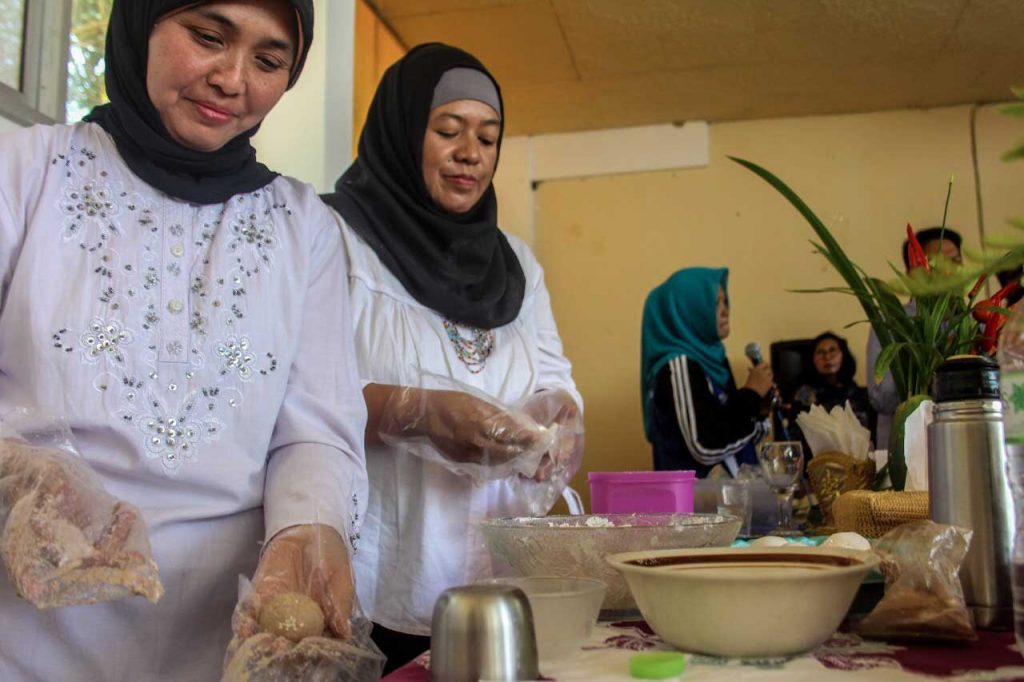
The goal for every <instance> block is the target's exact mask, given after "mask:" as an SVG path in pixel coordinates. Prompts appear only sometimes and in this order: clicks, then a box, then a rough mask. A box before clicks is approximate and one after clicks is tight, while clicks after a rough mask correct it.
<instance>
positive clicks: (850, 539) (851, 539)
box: [821, 532, 871, 551]
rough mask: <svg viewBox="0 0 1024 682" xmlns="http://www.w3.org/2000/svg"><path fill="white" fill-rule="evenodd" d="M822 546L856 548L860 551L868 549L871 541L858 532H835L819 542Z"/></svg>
mask: <svg viewBox="0 0 1024 682" xmlns="http://www.w3.org/2000/svg"><path fill="white" fill-rule="evenodd" d="M821 546H822V547H837V548H840V549H856V550H860V551H868V550H870V549H871V543H870V542H868V539H867V538H865V537H864V536H863V535H861V534H860V533H850V532H844V533H835V534H834V535H829V536H828V537H827V538H825V541H824V542H823V543H821Z"/></svg>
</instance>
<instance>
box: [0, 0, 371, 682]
mask: <svg viewBox="0 0 1024 682" xmlns="http://www.w3.org/2000/svg"><path fill="white" fill-rule="evenodd" d="M312 5H313V3H312V0H209V1H205V2H195V1H191V2H190V1H187V0H176V1H170V0H162V1H161V0H115V2H114V3H113V6H112V10H111V12H112V14H111V19H110V28H109V32H108V43H107V58H106V67H107V71H106V83H107V92H108V94H109V95H110V100H111V101H110V104H108V105H105V106H102V107H99V108H97V109H96V110H94V111H93V112H92V113H91V114H90V115H89V116H88V117H87V121H86V122H83V123H78V124H75V125H69V126H61V125H55V126H38V127H35V128H32V129H29V130H25V131H21V132H18V133H15V134H13V135H8V136H6V137H3V138H0V281H2V282H3V287H2V288H0V310H2V312H3V314H2V315H0V414H4V415H6V414H7V413H8V411H10V410H12V409H14V408H19V407H20V408H27V409H28V410H30V411H32V412H34V413H42V414H51V415H58V416H60V417H62V418H63V419H64V420H65V421H66V423H67V424H68V426H69V427H70V431H71V436H72V440H73V442H74V445H75V446H76V448H77V450H78V452H79V453H80V455H81V457H80V458H70V457H69V456H68V455H67V453H61V452H59V451H58V452H57V453H56V454H55V455H54V457H55V460H54V461H56V462H57V465H55V467H54V469H53V470H52V471H51V472H50V473H49V474H48V475H50V474H52V475H53V476H54V477H55V479H54V480H57V481H60V482H63V483H65V484H66V488H58V489H59V490H63V491H64V492H62V493H61V494H62V495H65V497H64V498H61V499H65V500H70V501H71V502H66V503H65V504H64V505H58V506H56V507H55V508H56V509H57V513H58V514H64V515H65V516H62V517H60V518H59V519H58V521H59V522H61V523H64V526H59V527H61V528H65V530H64V531H62V533H61V534H58V535H55V536H53V537H52V538H49V540H50V541H46V540H47V537H48V534H47V532H44V531H45V527H43V529H44V530H37V529H36V526H34V525H33V526H32V528H31V529H25V528H22V527H18V528H13V529H12V528H6V529H3V530H4V533H3V536H4V537H5V538H7V537H10V536H11V535H13V534H14V533H15V531H23V532H21V533H20V535H17V537H19V538H26V537H34V536H32V535H31V533H32V532H38V533H40V537H39V541H38V542H37V543H31V542H25V543H24V544H20V545H19V546H18V547H17V550H18V552H19V553H18V554H16V555H6V556H5V560H10V558H11V557H12V556H15V560H16V562H17V563H16V564H15V565H8V566H7V568H8V569H9V571H10V572H11V575H26V574H27V575H37V574H36V573H35V572H42V575H44V576H45V575H48V573H47V571H50V570H56V569H55V568H54V566H59V567H60V570H61V571H62V573H61V577H60V578H59V579H57V580H54V581H52V582H46V583H45V584H46V585H47V588H48V589H52V590H55V591H56V593H55V594H54V595H52V596H54V601H56V602H57V603H58V604H65V603H69V601H70V602H74V601H85V602H92V601H103V600H104V599H105V598H108V597H105V596H104V592H103V591H102V590H99V589H98V587H97V586H96V585H94V584H90V583H89V582H88V581H86V582H85V583H84V585H83V584H79V583H78V582H76V581H77V580H85V577H84V576H92V578H90V579H92V580H96V579H99V580H101V581H102V580H108V579H109V580H111V581H114V582H117V581H121V580H127V581H128V582H129V584H131V580H132V573H131V572H130V571H128V572H127V573H126V569H125V565H124V563H123V560H124V553H123V552H121V551H120V550H121V549H122V547H121V544H120V543H121V542H123V541H124V538H123V537H122V536H119V535H114V534H111V535H110V536H107V535H101V536H100V537H99V539H98V540H96V542H95V545H94V546H91V547H87V548H86V549H83V547H82V546H81V543H79V544H76V545H72V544H69V542H70V541H69V540H68V538H72V537H74V533H72V532H70V531H71V529H72V527H81V528H82V532H83V533H85V534H89V533H92V532H93V530H95V529H94V528H93V526H92V525H88V524H100V525H99V526H98V527H99V528H103V527H104V525H103V524H105V523H106V522H107V521H108V520H110V521H111V524H112V525H111V526H110V527H111V528H116V527H120V526H119V525H118V523H120V521H122V520H123V519H121V517H119V516H117V515H113V516H112V517H111V518H109V519H108V516H110V515H111V514H112V512H111V510H110V509H109V507H103V508H96V509H90V510H89V511H90V512H91V514H87V515H82V514H77V513H75V512H74V510H75V508H76V507H75V504H72V502H74V501H77V500H88V499H90V498H89V496H88V495H86V494H85V492H84V490H82V489H80V488H79V487H78V486H80V485H81V480H80V479H77V478H75V477H74V476H73V475H72V474H71V473H68V472H70V471H72V470H73V467H74V465H73V464H71V463H70V462H82V463H84V464H86V465H88V466H89V467H90V468H91V469H92V470H93V471H95V473H96V474H97V480H98V481H99V482H100V483H102V485H103V486H104V487H105V488H106V490H107V491H108V492H109V493H111V494H112V495H113V496H115V497H117V498H119V499H123V500H126V501H127V502H129V503H131V504H133V505H135V506H136V507H138V508H139V510H140V511H141V515H142V518H143V519H144V520H145V522H146V525H147V527H148V528H147V530H148V535H149V540H150V543H151V546H152V554H153V558H154V559H155V561H156V564H157V566H158V567H159V570H160V579H161V580H162V582H163V588H164V594H163V597H162V599H160V600H159V602H158V603H156V604H155V605H154V604H149V603H147V602H145V601H144V600H141V599H121V600H117V601H108V602H105V603H97V604H93V605H90V606H83V607H79V608H75V609H66V608H57V609H52V610H48V611H46V612H40V611H37V610H36V609H35V608H33V607H32V606H31V605H29V604H28V603H27V602H26V601H23V600H20V599H18V598H17V595H16V594H15V592H14V589H13V587H12V584H11V583H9V582H8V581H7V580H2V581H0V679H3V680H24V679H38V680H43V679H45V680H62V681H71V682H76V681H79V680H80V681H83V682H86V681H88V682H96V681H97V680H157V679H159V680H188V681H190V682H191V681H195V680H214V679H219V678H220V676H221V670H222V663H223V660H224V652H225V649H226V647H227V645H228V640H229V638H230V637H231V634H232V625H235V626H236V627H237V628H238V629H237V630H236V634H237V635H239V641H241V638H243V637H246V636H247V635H249V634H251V631H249V630H244V628H243V627H242V626H243V625H245V626H247V625H249V621H248V620H246V619H245V618H243V617H242V616H245V615H253V614H254V613H255V608H256V604H257V600H255V599H252V600H250V599H247V600H246V601H245V602H244V604H245V606H246V608H245V609H243V610H240V611H239V614H238V615H239V617H238V618H236V619H235V622H234V623H232V612H233V610H234V608H235V606H236V602H237V600H238V576H239V575H240V574H241V575H252V576H253V588H254V594H257V595H259V597H260V598H261V599H263V600H264V601H265V600H266V599H269V598H270V597H272V596H273V595H274V594H276V593H278V592H284V591H299V592H307V591H308V593H309V594H310V595H311V596H312V597H313V598H314V599H315V600H317V601H318V602H319V604H320V606H321V608H322V609H323V611H324V613H325V616H326V627H327V633H328V634H329V635H330V636H332V637H346V636H348V634H349V632H350V625H349V614H350V610H351V607H352V601H353V591H354V590H353V584H352V579H351V570H350V566H349V559H348V556H349V553H350V552H349V546H350V545H349V539H350V536H352V535H354V534H355V533H356V532H357V528H358V526H357V521H358V519H359V518H360V517H361V516H362V507H363V505H364V504H365V499H366V472H365V462H364V458H363V443H362V434H363V427H364V423H365V415H366V413H365V405H364V402H363V398H362V395H361V393H360V384H359V383H358V375H357V373H356V371H355V365H354V363H353V362H352V357H354V350H353V347H352V341H351V339H352V329H351V326H350V325H351V322H350V320H351V316H350V315H349V314H348V312H347V310H346V307H345V305H344V304H342V305H339V304H338V303H337V302H336V301H334V300H332V299H333V298H336V292H337V291H339V290H342V289H344V287H345V285H346V279H347V273H346V272H345V267H344V259H343V258H342V255H341V252H340V238H339V235H338V229H337V221H336V217H335V216H334V215H333V214H332V213H331V212H330V211H329V210H327V209H326V208H325V207H324V205H323V203H322V202H321V201H320V199H319V197H317V195H316V194H315V192H314V191H313V190H312V188H311V187H309V186H307V185H304V184H302V183H299V182H297V181H295V180H291V179H289V178H284V177H279V176H278V175H277V174H276V173H273V172H272V171H270V170H268V169H267V168H266V167H264V166H263V165H261V164H260V163H258V162H257V160H256V155H255V151H254V149H253V147H252V145H251V144H250V138H251V137H252V135H253V134H254V133H255V132H256V130H257V129H258V127H259V125H260V123H261V122H262V120H263V118H264V117H265V116H266V115H267V113H268V112H269V111H270V110H271V109H272V108H273V107H274V105H275V104H276V103H277V101H278V100H279V98H280V97H281V96H282V95H283V94H284V92H285V91H286V90H287V89H288V88H289V87H290V86H291V85H292V84H293V83H294V82H295V80H296V79H297V78H298V76H299V73H300V71H301V70H302V65H303V62H304V60H305V57H306V54H307V52H308V49H309V41H310V38H311V37H312V35H313V7H312ZM3 426H4V425H3V424H0V427H3ZM0 433H3V435H8V433H9V432H8V431H6V430H2V431H0ZM12 461H13V460H11V459H10V458H9V449H8V448H6V447H0V488H2V489H3V491H2V492H3V494H2V495H0V520H2V522H3V523H7V524H8V525H9V524H11V523H15V524H17V523H18V522H17V521H16V520H12V519H15V518H16V516H17V515H7V514H6V512H7V511H8V509H6V507H5V506H6V505H10V504H13V503H19V504H20V501H21V500H31V499H33V498H32V497H31V496H32V495H33V494H35V493H34V492H33V490H32V489H31V483H32V481H33V480H37V479H34V478H33V477H32V476H31V475H28V474H29V473H30V472H22V473H23V474H24V475H22V476H21V477H20V478H19V477H18V476H14V477H13V478H12V477H11V475H10V474H11V469H10V467H11V462H12ZM65 469H66V470H67V471H65ZM15 473H17V472H15ZM19 480H21V481H24V482H26V485H19V484H18V481H19ZM26 503H28V502H26ZM88 516H92V517H95V518H93V519H92V521H89V520H88V518H87V517H88ZM17 518H23V517H21V516H18V517H17ZM129 518H133V517H129ZM114 522H118V523H114ZM82 524H87V525H86V526H83V525H82ZM121 525H123V524H121ZM134 528H136V529H137V528H138V527H137V526H135V527H134ZM91 529H92V530H91ZM132 532H133V534H134V533H135V530H133V531H132ZM88 537H90V538H91V537H92V535H88ZM118 538H120V540H119V539H118ZM261 541H262V542H263V543H264V544H263V545H262V551H261V546H260V543H261ZM5 552H6V549H5ZM83 552H84V556H83ZM47 562H50V563H49V564H48V563H47ZM147 565H148V564H147ZM48 566H49V567H50V568H47V567H48ZM23 569H24V570H23ZM36 584H38V582H37V583H36ZM65 590H66V591H65ZM157 592H158V591H155V590H154V591H153V592H152V593H151V594H150V596H151V597H152V598H154V599H155V598H156V597H157V596H158V594H157ZM245 641H246V642H250V640H248V639H246V640H245ZM236 643H237V642H236ZM245 650H251V647H250V648H249V649H245ZM256 672H258V670H255V671H254V670H249V673H253V674H255V673H256Z"/></svg>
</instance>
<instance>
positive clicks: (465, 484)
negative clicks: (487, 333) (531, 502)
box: [342, 226, 582, 635]
mask: <svg viewBox="0 0 1024 682" xmlns="http://www.w3.org/2000/svg"><path fill="white" fill-rule="evenodd" d="M508 239H509V242H510V243H511V244H512V248H513V249H514V250H515V253H516V256H517V257H518V258H519V262H520V264H521V265H522V268H523V271H524V272H525V274H526V293H525V297H524V299H523V305H522V308H521V310H520V312H519V316H518V317H517V318H516V319H515V320H514V321H513V322H511V323H509V324H507V325H505V326H503V327H499V328H497V329H495V330H494V349H493V351H492V352H491V354H490V356H489V357H488V358H487V361H486V364H485V366H484V368H483V370H482V371H480V372H479V373H473V372H471V371H470V369H469V367H467V365H466V364H464V363H463V362H462V361H461V360H460V359H459V357H458V355H457V354H456V352H455V349H454V346H453V344H452V341H451V339H449V337H448V335H447V333H446V331H445V327H444V318H443V317H442V316H441V315H440V314H438V313H437V312H435V311H433V310H431V309H429V308H426V307H424V306H423V305H421V304H420V303H419V302H417V301H416V300H415V299H414V298H413V297H412V296H411V295H410V294H409V293H408V292H406V290H405V288H404V287H403V286H402V284H401V283H400V282H399V281H398V279H396V278H395V276H394V275H392V274H391V272H390V271H389V270H388V269H387V268H386V267H385V266H384V264H383V263H381V261H380V259H379V258H378V257H377V255H376V253H374V251H373V250H372V249H371V248H370V247H369V246H368V245H367V244H366V243H365V242H364V241H363V240H362V238H361V237H359V235H358V234H357V233H355V232H354V231H353V230H352V229H351V228H349V227H348V226H343V228H342V241H343V243H344V246H345V248H344V251H345V253H346V254H347V255H348V270H349V295H350V296H351V305H350V306H349V307H350V309H351V310H352V314H353V315H354V316H355V318H354V319H355V336H356V354H357V356H358V359H359V371H360V376H361V378H362V381H363V383H364V384H370V383H375V384H385V385H394V386H414V387H415V386H420V385H422V384H421V381H422V376H421V372H424V371H426V372H429V373H432V374H436V375H441V376H444V377H451V378H454V379H456V380H458V381H459V382H461V383H462V384H464V385H468V386H471V387H473V388H475V389H477V390H479V391H482V392H484V393H486V394H487V395H489V396H491V397H493V398H496V399H497V400H498V401H500V402H501V403H503V404H505V405H511V404H514V403H516V402H517V401H519V400H522V399H523V398H525V397H527V396H529V395H530V394H532V393H534V392H536V391H538V390H540V389H546V388H547V389H558V388H562V389H565V390H566V391H568V392H569V393H570V394H571V395H572V396H573V397H574V399H575V400H576V401H577V403H578V404H580V405H582V401H581V399H580V396H579V393H578V392H577V391H576V386H575V384H574V382H573V380H572V367H571V365H570V364H569V361H568V359H566V357H565V355H564V353H563V352H562V342H561V339H560V338H559V336H558V330H557V328H556V326H555V320H554V316H553V314H552V311H551V301H550V298H549V297H548V292H547V289H546V287H545V286H544V273H543V270H542V269H541V267H540V264H539V263H538V262H537V259H536V258H535V257H534V255H533V253H531V251H530V249H529V248H528V247H527V246H526V245H525V244H524V243H523V242H522V241H521V240H519V239H517V238H516V237H514V236H509V237H508ZM469 333H470V332H469V330H468V329H466V328H463V329H462V330H461V334H462V335H463V336H469ZM366 462H367V469H368V471H369V475H370V498H369V504H368V508H367V512H366V518H365V520H364V523H363V527H362V536H361V538H360V542H359V551H358V553H357V554H356V561H355V565H356V584H357V589H358V592H359V599H360V603H361V604H362V606H363V608H364V610H366V611H367V614H368V615H369V617H370V618H371V619H372V620H373V621H374V622H375V623H379V624H381V625H383V626H384V627H387V628H390V629H392V630H397V631H399V632H405V633H410V634H417V635H428V634H430V619H431V614H432V612H433V608H434V602H435V601H436V600H437V597H438V596H439V595H440V593H441V592H442V591H444V590H445V589H447V588H449V587H452V586H455V585H462V584H466V583H469V582H473V581H475V580H479V579H483V578H487V577H490V576H491V574H492V569H491V561H490V556H489V553H488V552H487V549H486V546H485V545H484V542H483V538H482V536H481V535H480V533H479V531H478V530H477V528H476V525H475V524H476V523H477V522H479V521H481V520H483V519H486V518H492V517H502V516H520V515H523V514H526V513H527V507H526V505H525V504H524V503H523V501H522V500H521V499H519V498H518V497H517V495H516V493H515V491H514V490H513V487H512V486H511V485H509V483H508V482H506V481H503V480H502V481H491V482H487V483H475V482H474V480H473V479H472V478H471V477H469V476H466V475H457V474H454V473H452V472H450V471H449V470H447V469H445V468H444V467H443V466H441V465H438V464H434V463H432V462H429V461H426V460H424V459H422V458H419V457H416V456H414V455H410V454H406V453H403V452H399V451H397V450H396V449H395V448H392V447H389V446H383V445H382V446H374V445H369V446H367V452H366Z"/></svg>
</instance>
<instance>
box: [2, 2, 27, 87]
mask: <svg viewBox="0 0 1024 682" xmlns="http://www.w3.org/2000/svg"><path fill="white" fill-rule="evenodd" d="M24 53H25V0H0V83H3V84H4V85H6V86H8V87H10V88H14V89H15V90H21V62H22V58H23V56H24Z"/></svg>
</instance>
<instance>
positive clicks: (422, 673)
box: [384, 621, 1024, 682]
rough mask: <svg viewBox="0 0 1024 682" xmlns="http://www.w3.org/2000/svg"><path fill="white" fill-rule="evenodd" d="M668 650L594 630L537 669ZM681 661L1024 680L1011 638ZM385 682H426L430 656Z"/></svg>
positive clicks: (742, 668)
mask: <svg viewBox="0 0 1024 682" xmlns="http://www.w3.org/2000/svg"><path fill="white" fill-rule="evenodd" d="M668 649H671V647H670V646H669V645H667V644H665V643H664V642H663V641H662V640H661V638H660V637H658V636H657V635H655V634H654V633H653V632H651V630H650V628H648V627H647V624H646V623H644V622H643V621H624V622H617V623H599V624H598V625H597V627H595V628H594V632H593V634H592V635H591V637H590V639H589V640H588V641H587V643H586V644H585V645H584V646H582V647H581V648H580V651H579V653H578V654H577V655H576V656H574V657H571V658H567V659H565V660H563V661H558V662H556V663H550V664H547V665H541V673H543V675H544V679H547V680H555V681H557V682H605V681H607V682H619V681H623V682H624V681H626V680H632V679H633V678H632V677H630V675H629V657H630V656H632V655H633V654H634V653H636V652H638V651H657V650H668ZM687 659H688V660H687V667H686V672H685V674H684V675H683V676H682V677H681V678H679V679H682V680H686V681H687V682H689V681H690V680H693V681H694V682H698V681H700V682H705V681H706V682H717V681H719V680H721V681H722V682H738V681H742V682H748V681H750V682H755V681H760V680H796V681H798V682H799V681H803V680H806V681H807V682H812V681H813V682H817V681H818V680H836V682H842V681H846V682H853V681H854V680H866V681H867V680H876V681H878V682H883V681H884V682H890V681H892V682H899V681H900V680H923V679H941V680H950V681H952V680H958V681H964V682H966V681H969V680H970V681H973V680H977V681H985V682H995V681H1002V680H1024V658H1022V657H1021V653H1020V651H1019V650H1018V648H1017V644H1016V642H1015V641H1014V637H1013V633H1012V632H982V633H979V640H978V641H977V642H976V643H974V644H971V645H970V646H962V647H961V646H930V645H923V644H915V645H897V644H887V643H885V642H873V641H869V640H862V639H861V638H860V637H858V636H856V635H850V634H845V633H836V634H835V635H834V636H833V637H832V638H831V639H830V640H828V641H827V642H825V643H824V644H823V645H821V646H820V647H819V648H818V649H817V650H815V651H814V652H812V653H810V654H806V655H803V656H797V657H795V658H787V659H769V660H759V661H739V660H733V659H725V658H715V657H713V656H699V655H694V654H689V655H687ZM384 679H385V681H386V682H427V681H428V680H429V679H430V653H429V652H428V653H426V654H424V655H422V656H420V657H419V658H418V659H416V660H415V661H413V662H412V663H409V664H408V665H406V666H404V667H402V668H399V669H398V670H396V671H394V672H393V673H391V674H390V675H388V676H387V677H385V678H384Z"/></svg>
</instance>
